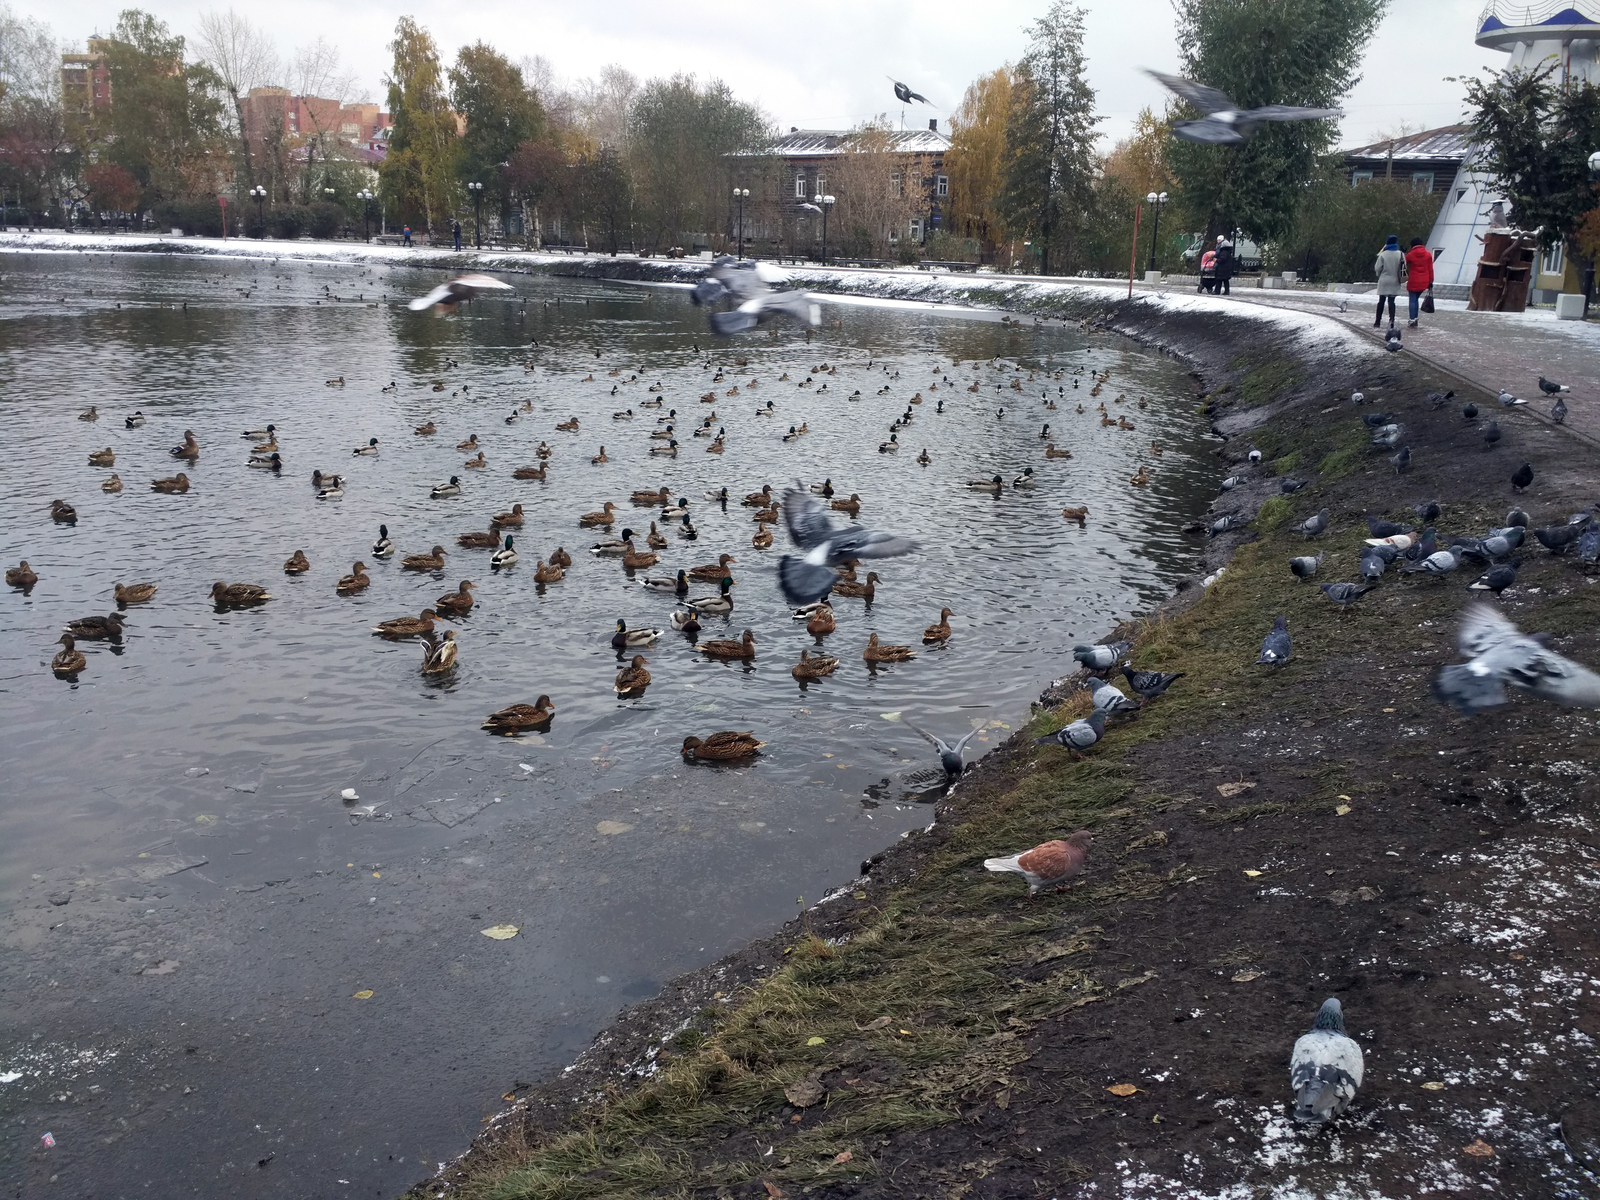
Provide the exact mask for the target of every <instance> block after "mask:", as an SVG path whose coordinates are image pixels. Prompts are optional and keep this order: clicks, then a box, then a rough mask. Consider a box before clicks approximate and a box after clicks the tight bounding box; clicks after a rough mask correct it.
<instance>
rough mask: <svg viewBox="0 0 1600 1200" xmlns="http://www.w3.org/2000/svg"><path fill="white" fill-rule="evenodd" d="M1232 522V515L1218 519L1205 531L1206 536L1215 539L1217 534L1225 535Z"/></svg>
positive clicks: (1231, 526)
mask: <svg viewBox="0 0 1600 1200" xmlns="http://www.w3.org/2000/svg"><path fill="white" fill-rule="evenodd" d="M1233 521H1234V518H1233V516H1232V514H1229V515H1228V516H1226V517H1218V518H1217V519H1216V520H1215V521H1213V522H1211V528H1210V529H1209V530H1207V533H1208V535H1209V536H1211V537H1217V536H1218V535H1219V534H1224V533H1227V532H1228V530H1230V529H1232V528H1233Z"/></svg>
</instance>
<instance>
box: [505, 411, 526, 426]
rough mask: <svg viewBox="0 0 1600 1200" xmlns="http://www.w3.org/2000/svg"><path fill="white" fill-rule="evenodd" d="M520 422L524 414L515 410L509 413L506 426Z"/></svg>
mask: <svg viewBox="0 0 1600 1200" xmlns="http://www.w3.org/2000/svg"><path fill="white" fill-rule="evenodd" d="M520 420H522V413H520V412H519V411H517V410H516V409H514V408H513V409H512V410H511V411H510V412H509V413H507V414H506V424H507V425H515V424H516V423H517V422H518V421H520Z"/></svg>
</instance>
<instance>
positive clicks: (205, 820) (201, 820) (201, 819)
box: [194, 813, 217, 825]
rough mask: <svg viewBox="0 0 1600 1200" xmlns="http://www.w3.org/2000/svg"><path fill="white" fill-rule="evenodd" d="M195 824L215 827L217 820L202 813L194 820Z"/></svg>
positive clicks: (208, 814)
mask: <svg viewBox="0 0 1600 1200" xmlns="http://www.w3.org/2000/svg"><path fill="white" fill-rule="evenodd" d="M194 823H195V824H196V825H215V824H216V823H217V819H216V818H215V817H214V816H212V815H211V814H210V813H201V814H200V815H199V816H198V817H196V818H195V819H194Z"/></svg>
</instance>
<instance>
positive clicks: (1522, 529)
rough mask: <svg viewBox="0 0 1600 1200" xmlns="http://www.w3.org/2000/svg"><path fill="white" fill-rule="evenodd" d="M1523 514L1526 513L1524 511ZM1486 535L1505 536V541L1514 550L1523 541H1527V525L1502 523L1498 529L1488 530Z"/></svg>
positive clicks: (1492, 536) (1493, 536)
mask: <svg viewBox="0 0 1600 1200" xmlns="http://www.w3.org/2000/svg"><path fill="white" fill-rule="evenodd" d="M1523 515H1524V516H1526V515H1527V514H1525V513H1524V514H1523ZM1488 537H1491V538H1505V540H1506V543H1507V544H1508V545H1509V546H1510V547H1511V548H1512V549H1513V550H1515V549H1516V548H1517V547H1518V546H1520V545H1522V543H1523V542H1525V541H1527V539H1528V527H1527V526H1526V525H1503V526H1501V527H1500V528H1499V529H1491V530H1489V533H1488ZM1485 540H1487V538H1486V539H1485Z"/></svg>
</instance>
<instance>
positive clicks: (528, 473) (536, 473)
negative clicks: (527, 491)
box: [511, 467, 549, 479]
mask: <svg viewBox="0 0 1600 1200" xmlns="http://www.w3.org/2000/svg"><path fill="white" fill-rule="evenodd" d="M548 469H549V468H548V467H518V468H517V469H516V470H515V471H513V472H511V478H513V479H543V478H544V476H545V471H547V470H548Z"/></svg>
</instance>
